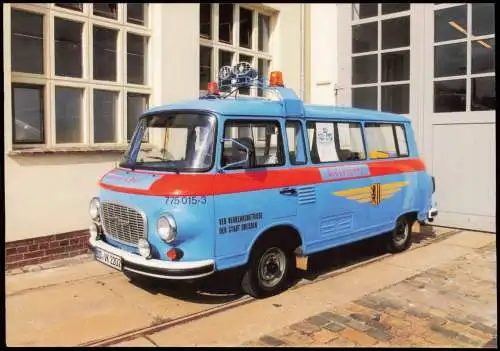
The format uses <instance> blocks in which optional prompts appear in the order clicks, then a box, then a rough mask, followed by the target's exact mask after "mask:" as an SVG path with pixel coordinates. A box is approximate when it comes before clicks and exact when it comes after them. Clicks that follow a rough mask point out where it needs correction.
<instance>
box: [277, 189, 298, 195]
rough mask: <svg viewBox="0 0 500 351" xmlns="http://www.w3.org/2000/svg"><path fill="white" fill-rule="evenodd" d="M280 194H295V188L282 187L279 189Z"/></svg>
mask: <svg viewBox="0 0 500 351" xmlns="http://www.w3.org/2000/svg"><path fill="white" fill-rule="evenodd" d="M280 194H281V195H287V196H296V195H297V189H295V188H284V189H281V190H280Z"/></svg>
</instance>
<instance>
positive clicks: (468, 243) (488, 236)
mask: <svg viewBox="0 0 500 351" xmlns="http://www.w3.org/2000/svg"><path fill="white" fill-rule="evenodd" d="M495 240H496V234H493V233H481V232H471V231H463V232H461V233H458V234H456V235H454V236H452V237H450V238H449V239H447V240H446V243H447V245H458V246H463V247H468V248H471V249H479V248H481V247H483V246H486V245H488V244H490V243H492V242H494V241H495Z"/></svg>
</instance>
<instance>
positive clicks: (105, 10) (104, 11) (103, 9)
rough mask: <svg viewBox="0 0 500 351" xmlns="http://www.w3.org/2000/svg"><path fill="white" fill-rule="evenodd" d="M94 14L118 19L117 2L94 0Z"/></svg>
mask: <svg viewBox="0 0 500 351" xmlns="http://www.w3.org/2000/svg"><path fill="white" fill-rule="evenodd" d="M94 15H95V16H101V17H107V18H112V19H117V18H118V8H117V4H111V3H100V2H94Z"/></svg>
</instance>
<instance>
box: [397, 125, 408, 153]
mask: <svg viewBox="0 0 500 351" xmlns="http://www.w3.org/2000/svg"><path fill="white" fill-rule="evenodd" d="M394 128H396V138H397V139H398V149H399V156H401V157H406V156H409V153H408V143H407V141H406V133H405V127H404V126H403V125H396V126H394Z"/></svg>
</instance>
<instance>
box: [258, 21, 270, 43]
mask: <svg viewBox="0 0 500 351" xmlns="http://www.w3.org/2000/svg"><path fill="white" fill-rule="evenodd" d="M270 26H271V19H270V17H269V16H266V15H262V14H259V50H260V51H264V52H268V51H269V36H270V33H271V27H270Z"/></svg>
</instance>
